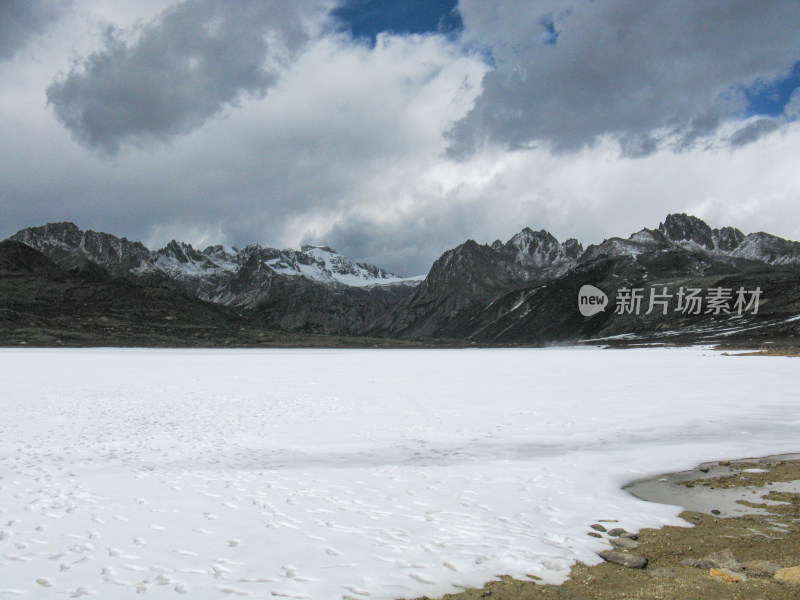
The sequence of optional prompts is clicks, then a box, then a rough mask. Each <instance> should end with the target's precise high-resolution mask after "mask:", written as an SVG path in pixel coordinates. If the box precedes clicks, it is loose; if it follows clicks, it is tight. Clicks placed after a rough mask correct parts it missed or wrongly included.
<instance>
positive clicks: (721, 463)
mask: <svg viewBox="0 0 800 600" xmlns="http://www.w3.org/2000/svg"><path fill="white" fill-rule="evenodd" d="M730 464H731V461H729V460H721V461H719V466H720V467H728V466H730Z"/></svg>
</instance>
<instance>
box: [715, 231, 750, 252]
mask: <svg viewBox="0 0 800 600" xmlns="http://www.w3.org/2000/svg"><path fill="white" fill-rule="evenodd" d="M711 237H712V238H713V239H714V248H716V249H717V250H720V251H721V252H733V251H734V250H735V249H736V248H737V247H738V246H739V244H741V243H742V242H743V241H744V238H745V235H744V234H743V233H742V232H741V231H739V230H738V229H736V228H735V227H722V228H721V229H714V231H712V233H711Z"/></svg>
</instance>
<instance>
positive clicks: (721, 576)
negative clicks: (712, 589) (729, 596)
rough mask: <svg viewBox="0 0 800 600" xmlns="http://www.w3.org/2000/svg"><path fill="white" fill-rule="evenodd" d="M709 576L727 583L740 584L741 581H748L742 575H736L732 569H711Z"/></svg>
mask: <svg viewBox="0 0 800 600" xmlns="http://www.w3.org/2000/svg"><path fill="white" fill-rule="evenodd" d="M708 574H709V575H711V577H713V578H714V579H718V580H719V581H724V582H725V583H739V582H740V581H747V577H745V576H744V575H742V574H741V573H734V572H733V571H731V570H730V569H709V570H708Z"/></svg>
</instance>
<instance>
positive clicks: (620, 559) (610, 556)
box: [600, 550, 647, 569]
mask: <svg viewBox="0 0 800 600" xmlns="http://www.w3.org/2000/svg"><path fill="white" fill-rule="evenodd" d="M600 557H601V558H602V559H603V560H605V561H607V562H610V563H614V564H617V565H622V566H623V567H628V568H630V569H644V568H645V567H646V566H647V559H646V558H645V557H643V556H638V555H636V554H627V553H625V552H616V551H614V550H605V551H604V552H601V553H600Z"/></svg>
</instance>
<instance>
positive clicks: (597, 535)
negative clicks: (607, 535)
mask: <svg viewBox="0 0 800 600" xmlns="http://www.w3.org/2000/svg"><path fill="white" fill-rule="evenodd" d="M589 535H590V536H592V537H593V538H602V537H603V536H602V535H600V534H599V533H597V532H596V531H590V532H589Z"/></svg>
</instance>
